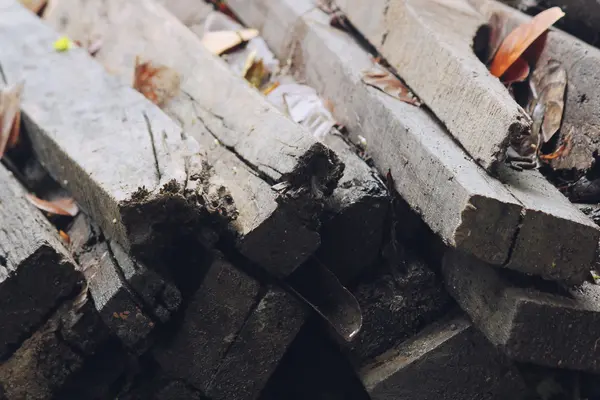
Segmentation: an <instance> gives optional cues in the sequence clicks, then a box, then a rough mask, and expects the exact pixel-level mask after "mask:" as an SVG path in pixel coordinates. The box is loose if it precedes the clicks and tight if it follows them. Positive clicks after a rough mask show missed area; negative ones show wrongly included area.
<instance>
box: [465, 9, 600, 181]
mask: <svg viewBox="0 0 600 400" xmlns="http://www.w3.org/2000/svg"><path fill="white" fill-rule="evenodd" d="M470 1H471V3H472V4H473V5H474V6H475V7H476V8H477V9H478V10H479V11H480V12H481V13H482V14H484V15H486V16H487V17H489V16H490V15H491V14H492V13H494V12H499V13H501V14H502V15H505V16H506V17H507V22H506V27H507V32H510V30H511V29H514V28H515V27H517V26H518V25H519V24H521V23H523V22H525V21H529V20H530V19H531V18H530V17H528V16H526V15H525V14H523V13H521V12H519V11H517V10H514V9H512V8H510V7H507V6H505V5H503V4H500V3H498V2H496V1H490V0H470ZM546 3H548V2H546ZM571 3H579V4H581V5H582V6H583V4H584V3H587V2H580V1H579V2H571ZM591 3H594V4H595V7H596V8H598V3H597V2H591ZM585 8H586V10H587V7H585ZM565 11H566V13H567V15H570V13H571V8H566V9H565ZM586 13H587V15H592V14H593V12H592V11H589V13H588V12H587V11H586ZM596 15H597V16H600V14H596ZM549 60H558V61H560V62H561V63H562V66H563V67H564V68H565V70H566V71H567V92H566V96H565V109H564V114H563V121H562V125H561V129H560V134H559V135H560V138H561V139H564V138H565V136H566V135H568V134H569V133H572V138H571V145H570V148H569V151H568V153H566V154H565V155H564V156H562V157H559V158H557V159H555V160H553V161H552V162H551V165H552V166H553V167H554V168H557V169H571V168H577V169H581V170H586V169H587V168H589V167H590V166H591V165H592V162H593V161H594V157H593V153H594V151H598V150H600V145H599V141H598V137H599V136H600V113H598V107H600V93H599V92H598V91H597V90H595V88H596V87H597V86H598V84H599V82H600V50H598V49H597V48H596V47H593V46H590V45H588V44H586V43H584V42H582V41H581V40H578V39H576V38H575V37H573V36H571V35H568V34H566V33H564V32H562V31H559V30H557V29H552V30H550V31H549V32H548V35H547V38H546V42H545V44H544V48H543V50H542V52H541V55H540V58H539V61H538V63H537V65H538V66H541V67H543V66H544V65H546V63H547V62H548V61H549Z"/></svg>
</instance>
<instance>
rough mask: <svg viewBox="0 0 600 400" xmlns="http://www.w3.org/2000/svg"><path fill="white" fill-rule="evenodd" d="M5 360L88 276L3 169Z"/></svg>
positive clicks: (0, 284)
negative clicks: (83, 273) (85, 276)
mask: <svg viewBox="0 0 600 400" xmlns="http://www.w3.org/2000/svg"><path fill="white" fill-rule="evenodd" d="M0 188H1V189H0V321H2V322H1V325H2V329H0V359H5V358H6V357H7V356H9V355H10V354H11V353H12V352H13V351H15V350H16V349H17V348H18V346H19V345H20V343H21V342H22V341H23V340H24V339H26V338H27V337H28V336H29V335H30V334H32V333H33V331H34V329H36V328H37V327H39V326H40V325H41V324H42V322H43V321H44V320H45V319H46V318H48V316H49V314H50V313H51V311H52V310H54V309H56V307H58V306H59V305H60V303H61V302H62V301H63V300H64V299H65V298H66V297H67V296H69V295H72V294H73V291H74V290H76V288H77V286H78V284H80V283H82V282H83V275H82V274H81V273H80V272H79V271H77V270H76V266H75V264H74V262H73V259H72V258H71V257H70V256H69V254H68V252H67V251H66V249H65V248H64V246H63V244H62V243H61V242H60V239H59V237H58V232H57V231H56V229H55V228H54V227H52V226H51V225H50V223H49V222H48V221H47V220H46V219H45V218H44V217H43V216H42V214H41V212H40V211H39V210H37V209H36V208H35V207H34V206H33V205H31V204H30V203H29V202H28V201H27V199H26V198H25V191H24V190H23V189H22V188H21V187H20V185H19V183H18V182H17V181H16V179H15V178H14V177H13V176H12V175H11V174H10V172H8V171H7V170H6V169H5V168H4V166H3V165H0Z"/></svg>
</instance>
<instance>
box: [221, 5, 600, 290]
mask: <svg viewBox="0 0 600 400" xmlns="http://www.w3.org/2000/svg"><path fill="white" fill-rule="evenodd" d="M302 3H310V2H307V1H305V2H298V1H292V0H277V1H269V2H266V1H265V0H252V1H241V0H232V1H231V7H232V8H233V10H235V11H236V12H237V13H238V15H240V17H241V18H242V19H245V18H249V19H247V20H246V23H247V24H248V25H250V26H260V27H263V29H264V32H263V33H262V34H263V37H264V38H265V39H266V40H267V42H268V43H269V44H271V45H273V46H275V47H274V51H275V52H276V54H277V56H278V57H279V58H281V59H287V58H289V57H291V58H292V59H293V60H294V64H293V65H294V70H293V72H294V73H296V74H297V75H298V76H299V77H300V78H302V79H305V80H306V81H307V82H308V83H309V84H311V85H313V86H314V87H315V88H316V89H317V91H319V92H320V93H321V94H322V95H323V96H325V97H326V98H330V99H338V100H337V102H336V103H334V105H335V107H334V111H333V112H334V115H335V117H336V118H337V119H338V120H339V121H340V122H341V123H343V124H344V125H345V126H346V127H347V128H348V130H349V132H350V136H351V137H352V138H354V140H356V138H357V137H358V135H360V136H362V137H364V138H365V139H366V143H367V152H368V153H369V155H371V156H372V157H373V161H374V162H375V165H376V166H377V168H378V169H379V170H380V172H381V173H382V174H386V173H387V171H388V170H390V171H391V173H392V176H393V177H394V181H395V185H396V190H397V191H398V193H399V194H400V195H401V196H402V197H403V198H404V199H405V200H406V201H407V202H408V203H409V205H410V206H411V207H412V208H414V209H415V210H417V211H418V212H419V214H420V215H421V216H422V218H423V220H424V221H425V222H426V223H427V224H428V225H429V226H430V227H431V229H432V230H433V231H434V232H435V233H437V234H438V235H439V236H440V237H441V238H442V239H443V240H444V242H446V243H447V244H448V245H450V246H452V247H455V248H457V249H460V250H461V251H463V252H466V253H470V254H473V255H475V256H476V257H478V258H479V259H481V260H484V261H486V262H488V263H492V264H495V265H504V266H507V267H509V268H513V269H517V270H520V271H523V272H526V273H532V274H536V275H542V276H544V277H546V278H548V279H562V280H567V281H570V282H573V283H575V282H577V283H581V282H582V281H583V279H584V275H585V274H587V270H589V268H590V266H591V265H593V263H594V260H595V256H594V252H595V249H596V247H597V241H598V238H599V236H598V235H599V231H598V229H597V228H596V227H594V226H593V224H592V223H591V221H590V220H589V219H587V218H585V217H584V216H583V215H582V214H581V213H580V212H579V211H578V210H576V208H575V207H574V206H573V205H571V204H569V202H568V201H567V200H566V198H564V196H562V194H560V193H559V192H558V190H556V188H554V187H553V186H552V185H551V184H550V183H549V182H547V181H546V180H545V179H544V178H543V177H542V176H541V175H540V174H539V173H537V172H532V171H526V172H523V173H516V172H513V171H507V169H506V168H499V172H500V171H503V172H504V173H503V183H501V182H499V181H497V180H495V179H491V178H490V177H489V176H487V174H486V173H485V172H484V171H483V170H482V169H481V168H478V167H477V166H476V165H474V163H473V161H472V160H471V159H470V158H469V157H467V156H466V155H465V154H464V152H463V151H462V150H461V149H460V147H459V146H457V145H456V143H455V142H454V141H453V140H452V139H451V138H450V137H449V135H448V134H447V131H446V130H445V129H444V128H443V127H441V126H440V124H439V123H437V122H436V121H435V119H434V118H432V116H431V115H430V114H428V113H427V112H426V111H424V110H422V109H419V108H416V107H413V106H411V105H408V104H405V103H403V102H400V101H398V100H396V99H393V98H391V97H390V96H388V95H386V94H384V93H381V92H380V91H378V90H376V89H373V88H370V87H368V86H366V85H365V84H364V83H363V82H362V81H361V77H362V71H364V70H367V69H369V68H370V67H371V66H372V62H371V60H370V57H369V55H368V54H367V53H366V52H365V51H364V50H363V49H362V48H360V46H359V45H357V44H356V43H355V42H354V41H353V40H352V38H350V37H349V35H347V34H345V33H343V32H340V31H339V30H337V29H334V28H331V27H330V26H329V23H328V21H329V19H328V17H327V16H326V15H325V14H324V13H323V12H321V11H320V10H316V9H312V11H306V10H305V11H304V12H303V13H298V12H297V11H295V10H296V9H302V8H303V7H302V5H301V4H302ZM261 10H263V11H264V10H266V12H262V11H261ZM275 15H277V16H279V18H274V16H275ZM284 15H286V17H283V16H284ZM282 21H285V22H284V23H282ZM266 32H279V34H278V35H277V38H276V39H272V36H273V34H267V33H266ZM281 37H284V38H285V39H284V40H282V39H281ZM365 104H368V105H369V106H368V107H365V106H364V105H365ZM522 214H523V216H522ZM517 227H519V230H518V231H517ZM573 235H574V236H575V237H577V238H578V239H577V240H571V239H569V237H571V236H573ZM509 249H512V250H510V251H509Z"/></svg>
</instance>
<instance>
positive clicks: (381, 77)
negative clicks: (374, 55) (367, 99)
mask: <svg viewBox="0 0 600 400" xmlns="http://www.w3.org/2000/svg"><path fill="white" fill-rule="evenodd" d="M362 81H363V82H364V83H366V84H367V85H369V86H373V87H374V88H377V89H379V90H381V91H382V92H384V93H386V94H388V95H390V96H392V97H394V98H396V99H398V100H400V101H403V102H405V103H408V104H412V105H415V106H420V105H421V102H420V101H419V99H417V98H416V96H415V95H414V94H413V93H412V92H411V91H410V90H409V89H408V88H407V87H406V86H405V85H404V84H403V83H402V81H400V79H398V78H396V77H395V76H394V75H392V74H391V73H390V72H389V71H386V70H384V69H382V68H380V67H378V66H375V67H373V68H371V69H370V70H368V71H364V72H363V76H362Z"/></svg>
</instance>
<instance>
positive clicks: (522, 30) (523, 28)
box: [490, 7, 565, 78]
mask: <svg viewBox="0 0 600 400" xmlns="http://www.w3.org/2000/svg"><path fill="white" fill-rule="evenodd" d="M564 15H565V13H564V12H563V11H562V10H561V9H560V7H552V8H549V9H547V10H545V11H542V12H541V13H539V14H538V15H536V16H535V17H533V18H532V19H531V21H529V22H526V23H523V24H521V25H519V26H518V27H517V28H515V29H514V30H513V31H512V32H511V33H509V34H508V36H507V37H506V38H505V39H504V40H503V41H502V44H501V45H500V48H499V49H498V52H497V53H496V56H495V57H494V61H492V65H491V67H490V72H491V73H492V75H494V76H496V77H498V78H499V77H501V76H502V75H503V74H504V73H505V72H506V71H507V70H508V68H510V66H511V65H512V64H513V63H514V62H515V61H517V59H518V58H519V57H520V56H521V55H522V54H523V53H524V52H525V50H527V48H528V47H529V46H530V45H531V44H532V43H533V42H534V41H535V40H536V39H537V38H538V37H539V36H540V35H542V34H543V33H544V32H546V31H547V30H548V29H549V28H550V27H551V26H552V25H554V23H555V22H556V21H558V20H559V19H561V18H562V17H563V16H564Z"/></svg>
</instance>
